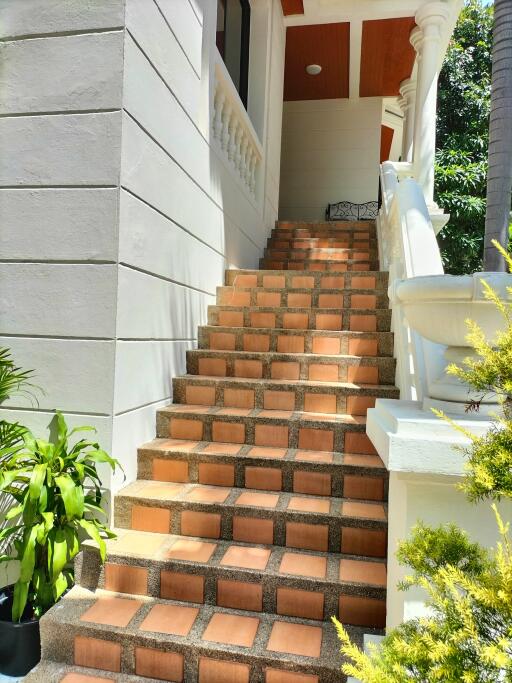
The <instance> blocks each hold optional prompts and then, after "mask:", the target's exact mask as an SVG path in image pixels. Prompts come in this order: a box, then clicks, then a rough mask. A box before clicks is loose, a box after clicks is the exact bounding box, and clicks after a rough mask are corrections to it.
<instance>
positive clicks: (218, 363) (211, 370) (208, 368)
mask: <svg viewBox="0 0 512 683" xmlns="http://www.w3.org/2000/svg"><path fill="white" fill-rule="evenodd" d="M226 367H227V366H226V361H225V359H224V358H199V360H198V363H197V368H198V374H199V375H203V376H205V377H225V376H226ZM192 438H201V437H192Z"/></svg>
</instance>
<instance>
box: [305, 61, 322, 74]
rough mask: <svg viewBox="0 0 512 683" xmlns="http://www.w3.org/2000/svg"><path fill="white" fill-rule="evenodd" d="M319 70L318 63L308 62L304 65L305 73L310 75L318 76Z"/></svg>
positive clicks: (320, 68) (320, 69)
mask: <svg viewBox="0 0 512 683" xmlns="http://www.w3.org/2000/svg"><path fill="white" fill-rule="evenodd" d="M320 71H322V67H321V66H320V64H308V65H307V67H306V73H308V74H309V75H310V76H318V74H319V73H320Z"/></svg>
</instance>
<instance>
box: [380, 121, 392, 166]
mask: <svg viewBox="0 0 512 683" xmlns="http://www.w3.org/2000/svg"><path fill="white" fill-rule="evenodd" d="M394 134H395V131H394V129H393V128H390V127H389V126H381V127H380V163H381V164H382V162H383V161H388V160H389V155H390V154H391V145H392V144H393V135H394Z"/></svg>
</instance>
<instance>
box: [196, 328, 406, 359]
mask: <svg viewBox="0 0 512 683" xmlns="http://www.w3.org/2000/svg"><path fill="white" fill-rule="evenodd" d="M199 348H200V349H210V350H212V351H248V352H250V351H260V352H268V351H273V352H278V353H288V352H291V351H293V352H294V353H312V354H315V355H338V354H341V355H344V356H392V355H393V335H392V333H391V332H354V331H351V330H283V329H275V328H270V327H260V328H258V327H252V328H250V329H247V328H244V327H226V326H220V325H204V326H202V327H200V328H199Z"/></svg>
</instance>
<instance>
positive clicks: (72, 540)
mask: <svg viewBox="0 0 512 683" xmlns="http://www.w3.org/2000/svg"><path fill="white" fill-rule="evenodd" d="M56 420H57V436H56V439H55V440H54V442H48V441H44V440H41V439H35V438H34V437H33V435H32V434H31V433H30V432H29V431H28V430H24V433H23V435H22V442H21V444H18V445H16V446H14V447H12V448H11V449H10V450H9V449H7V450H8V451H9V452H4V454H3V456H2V459H1V460H0V492H3V493H4V494H8V495H9V496H10V497H11V499H12V501H13V505H12V507H11V508H10V509H9V511H8V512H7V514H6V515H5V520H7V521H8V522H9V523H10V525H9V526H6V527H5V528H3V529H1V530H0V547H2V546H5V545H7V548H4V554H3V555H0V562H10V561H12V560H18V561H19V562H20V574H19V578H18V580H17V582H16V584H15V586H14V601H13V609H12V619H13V621H20V619H21V617H22V615H23V612H24V610H25V608H26V606H27V604H29V605H31V606H32V608H33V613H34V615H35V616H36V617H40V616H41V615H42V614H44V613H45V612H46V611H47V610H48V609H49V608H50V607H51V606H52V605H53V604H54V603H55V602H56V601H57V600H58V599H59V598H60V596H61V595H62V594H63V593H64V592H65V591H66V590H67V588H68V587H70V586H71V585H72V584H73V567H72V561H73V558H74V557H75V556H76V555H77V553H78V551H79V549H80V542H81V539H82V538H85V537H89V538H92V539H93V540H94V541H95V542H96V543H97V544H98V546H99V550H100V555H101V558H102V560H103V561H104V559H105V538H113V537H115V534H113V532H112V531H110V529H109V528H108V527H107V525H106V523H105V521H104V520H105V519H106V515H105V511H104V510H103V508H102V492H101V481H100V477H99V475H98V471H97V465H98V464H99V463H106V464H107V465H108V466H110V468H111V469H112V471H114V470H115V468H116V466H118V465H119V463H118V462H117V461H116V460H115V459H113V458H111V457H110V456H109V455H108V454H107V453H106V452H105V451H104V450H102V449H101V448H100V446H99V445H98V443H96V442H94V441H88V440H85V439H81V440H79V441H78V442H77V443H75V444H74V445H71V444H70V438H71V437H72V436H73V435H74V434H75V433H76V432H83V431H95V430H94V429H93V428H92V427H78V428H75V429H72V430H68V427H67V425H66V422H65V420H64V417H63V415H62V414H61V413H59V412H57V416H56ZM4 451H5V449H4ZM8 550H11V552H7V551H8ZM12 551H14V552H12Z"/></svg>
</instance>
